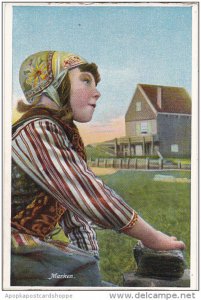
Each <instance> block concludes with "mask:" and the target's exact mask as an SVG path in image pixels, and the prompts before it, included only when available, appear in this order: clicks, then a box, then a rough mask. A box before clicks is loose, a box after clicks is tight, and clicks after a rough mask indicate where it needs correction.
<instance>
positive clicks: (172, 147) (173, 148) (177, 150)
mask: <svg viewBox="0 0 201 300" xmlns="http://www.w3.org/2000/svg"><path fill="white" fill-rule="evenodd" d="M171 152H179V146H178V145H177V144H173V145H171Z"/></svg>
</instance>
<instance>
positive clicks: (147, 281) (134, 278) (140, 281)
mask: <svg viewBox="0 0 201 300" xmlns="http://www.w3.org/2000/svg"><path fill="white" fill-rule="evenodd" d="M123 286H130V287H190V271H189V269H186V270H185V272H184V275H183V276H182V277H181V278H177V279H176V278H174V279H159V278H158V279H157V278H150V277H142V276H140V275H137V274H136V273H135V272H131V273H124V274H123Z"/></svg>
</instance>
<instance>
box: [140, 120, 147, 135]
mask: <svg viewBox="0 0 201 300" xmlns="http://www.w3.org/2000/svg"><path fill="white" fill-rule="evenodd" d="M140 131H141V134H147V133H148V122H147V121H144V122H141V124H140Z"/></svg>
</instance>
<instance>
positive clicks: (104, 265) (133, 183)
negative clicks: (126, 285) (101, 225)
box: [97, 170, 190, 286]
mask: <svg viewBox="0 0 201 300" xmlns="http://www.w3.org/2000/svg"><path fill="white" fill-rule="evenodd" d="M155 174H163V175H165V174H167V175H172V176H175V177H176V178H188V179H189V178H190V172H188V171H171V172H170V171H169V172H168V171H166V172H165V171H164V172H160V173H159V172H157V171H149V172H142V171H141V172H140V171H131V170H129V171H128V170H127V171H126V170H121V171H119V172H117V173H115V174H111V175H105V176H101V177H102V179H103V180H104V182H105V183H106V184H108V185H109V186H110V187H111V188H113V189H114V190H115V191H116V192H117V193H118V194H120V195H121V196H122V197H123V198H124V199H125V200H126V202H127V203H129V204H130V205H131V206H132V207H133V208H134V209H135V210H136V211H137V212H138V213H139V215H140V216H142V217H143V218H144V219H145V220H146V221H148V222H149V223H150V224H152V225H153V226H154V227H155V228H157V229H158V230H161V231H163V232H165V233H167V234H171V235H175V236H177V237H178V239H181V240H183V241H184V242H185V243H186V246H187V249H186V251H185V257H186V262H187V267H189V266H190V258H189V257H190V184H189V183H185V182H180V183H178V182H159V181H154V180H153V178H154V176H155ZM97 236H98V241H99V246H100V257H101V259H100V267H101V273H102V276H103V279H104V280H106V281H111V282H113V283H115V284H117V285H119V286H122V274H123V273H124V272H130V271H132V270H134V269H135V267H136V266H135V262H134V258H133V253H132V251H133V247H134V245H135V244H136V242H137V241H136V240H135V239H132V238H130V237H127V236H125V235H123V234H118V233H116V232H114V231H111V230H97Z"/></svg>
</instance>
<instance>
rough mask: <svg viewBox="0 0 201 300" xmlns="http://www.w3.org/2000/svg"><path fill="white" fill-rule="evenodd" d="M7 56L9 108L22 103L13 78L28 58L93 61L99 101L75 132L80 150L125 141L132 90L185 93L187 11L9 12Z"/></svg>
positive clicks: (51, 8)
mask: <svg viewBox="0 0 201 300" xmlns="http://www.w3.org/2000/svg"><path fill="white" fill-rule="evenodd" d="M158 5H160V4H158ZM12 50H13V103H14V105H15V103H16V101H17V99H19V98H24V96H23V93H22V91H21V88H20V85H19V80H18V72H19V68H20V65H21V63H22V62H23V60H24V59H25V58H26V57H27V56H29V55H30V54H32V53H34V52H38V51H43V50H60V51H67V52H73V53H76V54H79V55H81V56H82V57H84V58H86V59H87V60H88V61H89V62H95V63H96V64H97V65H98V67H99V71H100V74H101V82H100V84H99V85H98V90H99V91H100V93H101V98H100V100H98V105H97V107H96V110H95V113H94V117H93V120H92V121H91V122H90V123H86V124H82V125H81V126H80V125H79V124H78V126H79V129H80V131H81V134H82V136H83V139H84V142H85V144H86V145H87V144H89V143H96V142H100V141H105V140H109V139H112V138H115V137H120V136H124V135H125V124H124V117H125V114H126V111H127V109H128V106H129V104H130V102H131V99H132V96H133V94H134V92H135V89H136V86H137V84H138V83H146V84H157V85H167V86H182V87H184V88H186V90H187V91H188V92H189V94H191V77H192V76H191V75H192V74H191V68H192V64H191V63H192V62H191V60H192V7H191V6H188V5H186V6H182V5H181V6H171V7H169V6H151V7H150V6H143V7H142V6H128V5H127V6H126V4H125V5H123V6H118V5H111V6H106V5H104V6H103V5H99V6H95V5H80V6H76V5H73V6H69V5H67V6H66V5H62V4H61V3H60V4H59V5H57V6H55V5H45V4H43V5H42V6H39V5H37V6H26V5H25V6H19V5H16V6H14V7H13V35H12Z"/></svg>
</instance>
